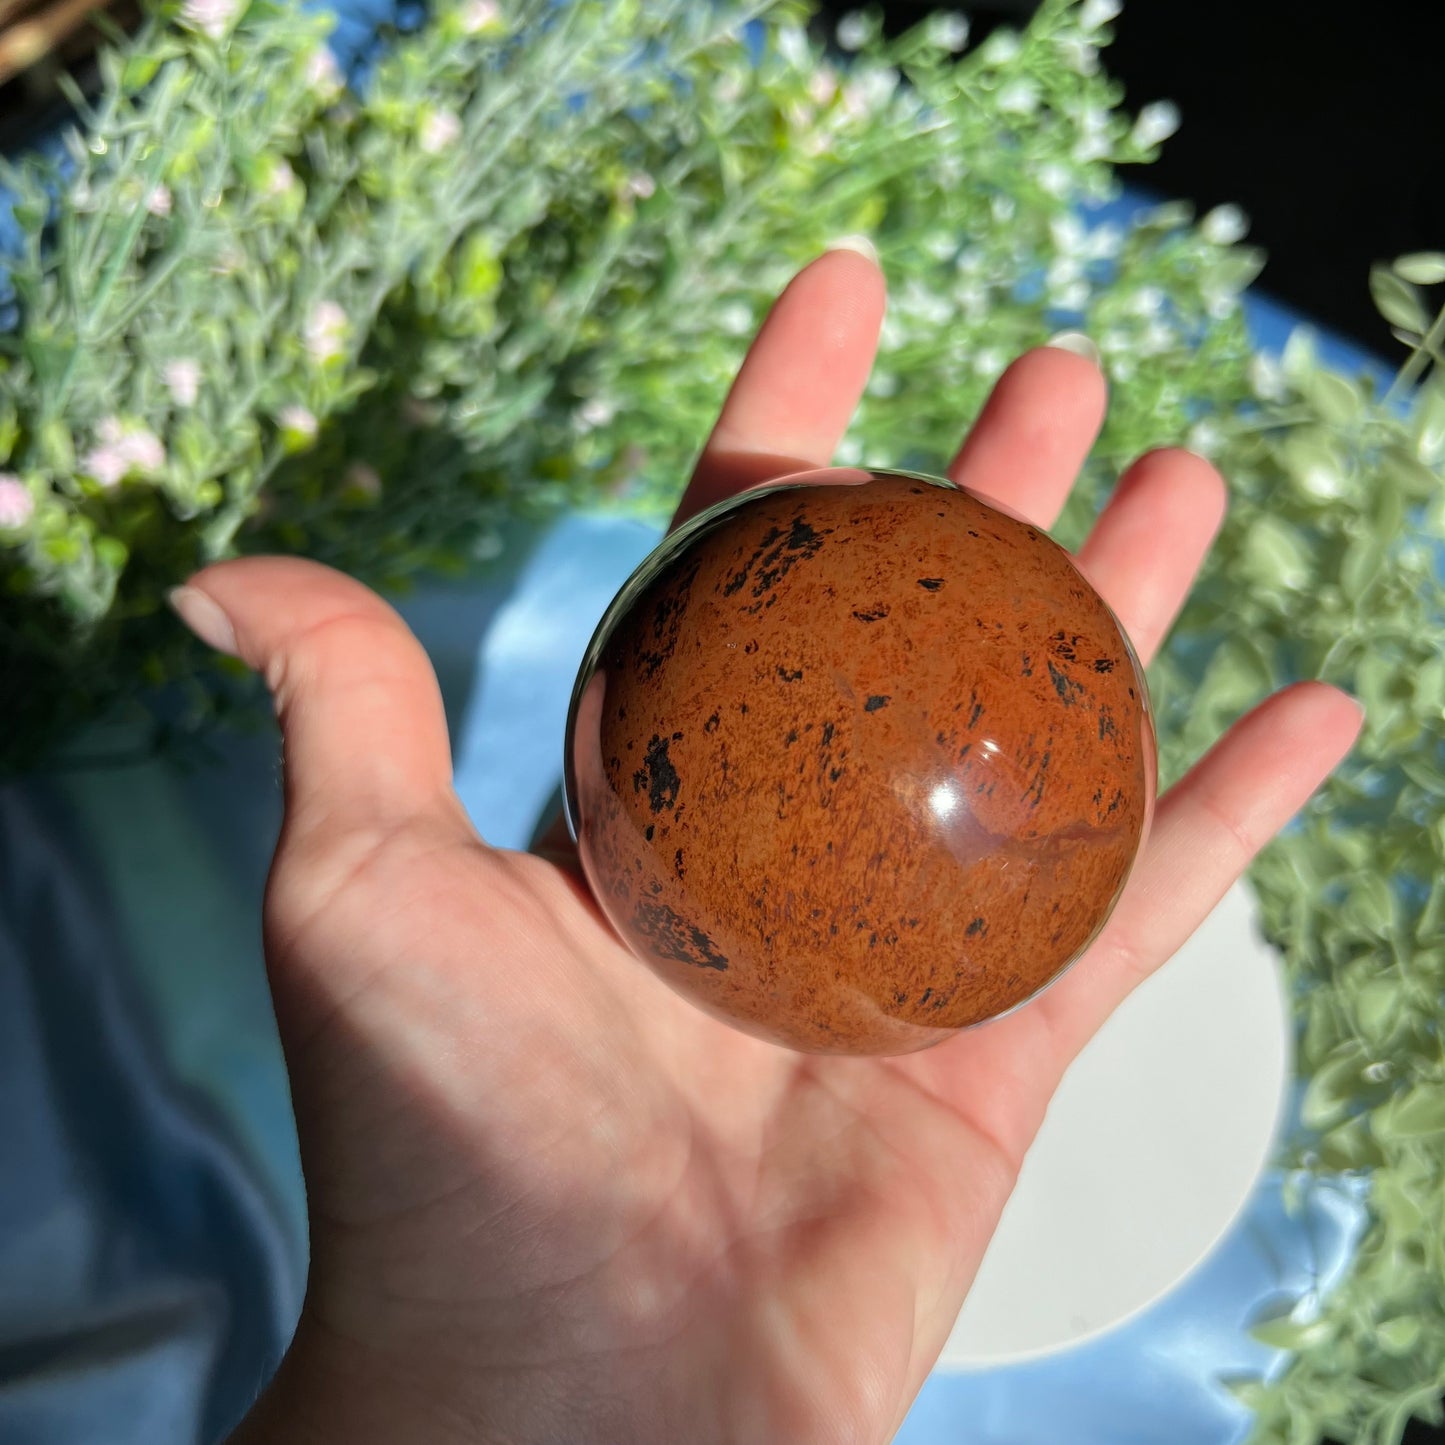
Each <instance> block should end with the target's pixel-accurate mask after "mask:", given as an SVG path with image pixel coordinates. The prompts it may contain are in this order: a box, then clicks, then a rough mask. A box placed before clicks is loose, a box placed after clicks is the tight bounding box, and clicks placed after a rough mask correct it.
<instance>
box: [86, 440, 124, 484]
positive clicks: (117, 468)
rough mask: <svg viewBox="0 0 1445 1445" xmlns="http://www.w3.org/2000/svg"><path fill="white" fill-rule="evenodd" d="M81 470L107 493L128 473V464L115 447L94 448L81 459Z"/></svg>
mask: <svg viewBox="0 0 1445 1445" xmlns="http://www.w3.org/2000/svg"><path fill="white" fill-rule="evenodd" d="M80 466H81V470H82V471H83V472H84V473H85V474H86V475H87V476H88V477H93V478H94V479H95V480H96V482H98V483H99V484H100V485H101V486H102V487H104V488H105V489H106V490H107V491H109V490H110V489H111V488H112V487H114V486H116V485H117V484H118V483H119V482H120V480H121V478H122V477H124V476H125V474H126V473H127V472H128V471H130V463H129V462H128V461H127V460H126V459H125V457H123V456H122V455H121V453H120V450H119V449H118V448H117V447H95V448H94V449H93V450H92V451H89V452H87V453H86V454H85V456H84V457H82V458H81V462H80Z"/></svg>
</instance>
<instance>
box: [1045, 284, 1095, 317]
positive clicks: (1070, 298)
mask: <svg viewBox="0 0 1445 1445" xmlns="http://www.w3.org/2000/svg"><path fill="white" fill-rule="evenodd" d="M1053 301H1054V304H1055V305H1056V306H1058V307H1059V308H1060V309H1061V310H1064V311H1082V310H1083V309H1084V307H1086V306H1087V305H1088V304H1089V283H1088V282H1087V281H1070V282H1069V284H1068V285H1067V286H1063V287H1061V288H1060V289H1059V290H1058V291H1057V292H1056V293H1055V295H1054V297H1053Z"/></svg>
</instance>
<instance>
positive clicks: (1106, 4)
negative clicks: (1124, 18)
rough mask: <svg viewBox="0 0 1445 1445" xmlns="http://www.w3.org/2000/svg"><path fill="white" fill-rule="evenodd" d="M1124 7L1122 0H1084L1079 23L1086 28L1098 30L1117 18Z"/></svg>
mask: <svg viewBox="0 0 1445 1445" xmlns="http://www.w3.org/2000/svg"><path fill="white" fill-rule="evenodd" d="M1123 8H1124V7H1123V5H1122V4H1121V3H1120V0H1084V5H1083V8H1082V9H1081V10H1080V11H1079V24H1080V25H1081V26H1083V28H1084V29H1085V30H1097V29H1098V28H1099V27H1100V26H1101V25H1107V24H1108V23H1109V22H1110V21H1111V20H1113V19H1115V18H1116V17H1117V16H1118V15H1119V12H1120V11H1121V10H1123Z"/></svg>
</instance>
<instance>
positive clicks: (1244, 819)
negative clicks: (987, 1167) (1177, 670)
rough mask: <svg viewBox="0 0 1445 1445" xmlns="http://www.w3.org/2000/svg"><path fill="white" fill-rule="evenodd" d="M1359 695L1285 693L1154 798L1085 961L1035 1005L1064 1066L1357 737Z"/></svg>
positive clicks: (1313, 685) (1312, 689)
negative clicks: (1138, 850) (1137, 850)
mask: <svg viewBox="0 0 1445 1445" xmlns="http://www.w3.org/2000/svg"><path fill="white" fill-rule="evenodd" d="M1361 717H1362V714H1361V709H1360V706H1359V704H1358V703H1357V702H1355V701H1354V700H1353V699H1352V698H1350V697H1349V696H1347V695H1346V694H1345V693H1342V692H1340V691H1339V690H1338V689H1336V688H1333V687H1327V686H1326V685H1324V684H1323V683H1317V682H1305V683H1298V684H1296V685H1295V686H1293V687H1288V688H1285V689H1284V690H1283V691H1281V692H1278V693H1276V694H1275V695H1274V696H1273V697H1270V698H1268V699H1266V700H1265V701H1264V702H1263V703H1261V704H1260V705H1259V706H1258V707H1257V708H1255V709H1254V711H1253V712H1251V713H1249V714H1247V715H1246V716H1245V717H1243V718H1241V719H1240V721H1239V722H1237V723H1236V724H1235V725H1234V727H1232V728H1231V729H1230V730H1229V732H1228V733H1226V734H1225V736H1224V737H1223V738H1221V739H1220V741H1219V742H1218V743H1216V744H1215V745H1214V747H1213V748H1211V749H1210V751H1209V752H1208V753H1206V754H1205V755H1204V757H1203V758H1201V759H1200V760H1199V762H1198V763H1196V764H1195V765H1194V767H1193V768H1192V769H1191V770H1190V771H1189V772H1188V773H1187V774H1186V775H1185V776H1184V777H1183V778H1182V779H1181V780H1180V781H1179V782H1178V783H1177V784H1176V785H1175V786H1174V787H1173V788H1171V789H1170V790H1169V792H1168V793H1167V794H1165V796H1164V797H1163V798H1162V799H1161V800H1160V803H1159V807H1158V810H1157V812H1156V815H1155V819H1154V825H1153V828H1152V829H1151V830H1150V834H1149V841H1148V843H1147V844H1146V846H1145V849H1144V853H1143V855H1142V856H1141V857H1140V859H1139V862H1138V864H1137V865H1136V866H1135V870H1134V874H1133V876H1132V877H1131V878H1130V880H1129V884H1128V887H1127V888H1126V889H1125V891H1124V896H1123V898H1122V899H1120V901H1119V906H1118V907H1117V908H1116V909H1115V910H1114V914H1113V916H1112V917H1111V918H1110V919H1109V922H1108V925H1107V926H1106V928H1105V929H1104V932H1103V933H1102V934H1101V935H1100V937H1099V939H1098V941H1097V942H1096V943H1095V944H1094V946H1093V948H1092V949H1091V950H1090V953H1089V957H1088V958H1087V959H1086V960H1084V961H1083V962H1082V963H1081V964H1080V966H1079V967H1078V968H1077V969H1075V970H1074V971H1073V972H1072V973H1071V974H1070V975H1069V976H1068V977H1066V978H1063V979H1061V980H1060V981H1059V983H1058V984H1057V985H1055V987H1054V988H1053V989H1051V990H1050V991H1049V992H1048V993H1045V994H1044V995H1042V996H1041V997H1040V999H1039V1000H1038V1002H1039V1005H1040V1006H1041V1008H1042V1009H1043V1010H1045V1011H1046V1012H1047V1013H1048V1014H1049V1016H1050V1018H1049V1022H1050V1025H1051V1029H1050V1032H1051V1033H1052V1034H1053V1035H1054V1038H1055V1040H1056V1042H1057V1044H1058V1046H1059V1048H1060V1049H1061V1051H1062V1054H1061V1057H1060V1059H1059V1063H1060V1065H1064V1064H1067V1062H1068V1061H1069V1060H1070V1059H1072V1058H1073V1057H1074V1055H1075V1054H1076V1053H1077V1052H1078V1051H1079V1050H1080V1049H1081V1048H1082V1047H1083V1046H1084V1044H1085V1043H1087V1042H1088V1040H1089V1039H1090V1037H1091V1036H1092V1035H1093V1034H1094V1032H1095V1031H1096V1030H1097V1029H1098V1028H1099V1026H1100V1025H1101V1024H1102V1023H1103V1022H1104V1020H1105V1019H1106V1018H1107V1017H1108V1016H1109V1014H1110V1013H1112V1012H1113V1010H1114V1009H1115V1008H1117V1007H1118V1006H1119V1004H1120V1003H1121V1002H1122V1001H1123V1000H1124V998H1125V996H1126V995H1127V994H1128V993H1129V992H1130V991H1131V990H1132V989H1133V988H1134V986H1135V985H1136V984H1138V983H1141V982H1142V981H1143V980H1144V979H1145V978H1146V977H1148V975H1149V974H1151V973H1152V972H1153V971H1154V970H1155V969H1156V968H1157V967H1159V965H1160V964H1162V963H1164V962H1165V960H1167V959H1168V958H1170V957H1171V956H1172V955H1173V954H1174V953H1175V952H1176V950H1178V949H1179V948H1180V947H1181V946H1182V945H1183V944H1184V942H1185V940H1186V939H1188V937H1189V935H1190V934H1191V933H1193V932H1194V930H1195V929H1196V928H1198V927H1199V925H1200V924H1201V923H1202V922H1203V921H1204V919H1205V917H1206V916H1207V915H1208V914H1209V912H1210V910H1211V909H1213V907H1214V906H1215V904H1216V903H1218V902H1219V900H1220V899H1221V898H1222V897H1223V896H1224V894H1225V893H1226V892H1227V891H1228V889H1229V887H1230V886H1231V884H1233V883H1234V881H1235V880H1236V879H1237V878H1238V877H1239V876H1240V874H1242V873H1243V872H1244V870H1245V868H1246V867H1247V866H1248V864H1249V862H1250V860H1251V859H1252V858H1253V857H1254V855H1255V854H1256V853H1257V852H1258V851H1259V850H1260V849H1261V848H1262V847H1264V845H1265V844H1266V843H1268V842H1269V840H1270V839H1271V838H1272V837H1273V836H1274V835H1275V834H1276V833H1277V832H1279V830H1280V829H1281V828H1283V827H1284V826H1285V824H1286V823H1287V822H1289V820H1290V818H1291V817H1293V816H1294V814H1295V813H1296V812H1298V810H1299V809H1300V808H1301V807H1303V806H1304V804H1305V802H1306V801H1307V800H1308V798H1309V796H1310V794H1311V793H1313V792H1314V791H1315V789H1316V788H1318V787H1319V785H1320V784H1321V783H1322V782H1323V781H1324V780H1325V778H1326V777H1328V776H1329V774H1330V772H1331V771H1332V770H1333V769H1334V768H1335V766H1336V765H1337V764H1338V763H1339V762H1340V760H1341V759H1342V758H1343V757H1344V756H1345V755H1346V753H1348V752H1349V750H1350V748H1351V746H1352V745H1353V743H1354V741H1355V737H1356V736H1357V734H1358V733H1359V729H1360V722H1361Z"/></svg>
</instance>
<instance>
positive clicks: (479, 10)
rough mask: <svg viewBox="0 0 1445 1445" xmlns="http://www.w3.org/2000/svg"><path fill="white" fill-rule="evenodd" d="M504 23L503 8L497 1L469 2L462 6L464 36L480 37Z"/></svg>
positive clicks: (477, 0) (474, 0)
mask: <svg viewBox="0 0 1445 1445" xmlns="http://www.w3.org/2000/svg"><path fill="white" fill-rule="evenodd" d="M501 23H502V8H501V6H500V5H498V4H497V0H469V3H468V4H466V5H463V6H462V13H461V25H462V34H463V35H480V34H482V33H483V31H487V30H492V29H495V28H497V27H499V26H500V25H501Z"/></svg>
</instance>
